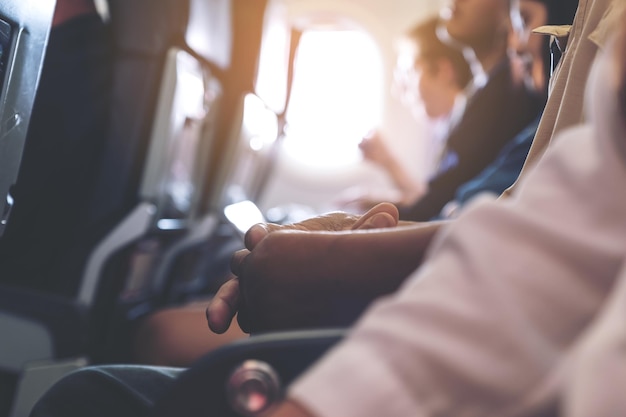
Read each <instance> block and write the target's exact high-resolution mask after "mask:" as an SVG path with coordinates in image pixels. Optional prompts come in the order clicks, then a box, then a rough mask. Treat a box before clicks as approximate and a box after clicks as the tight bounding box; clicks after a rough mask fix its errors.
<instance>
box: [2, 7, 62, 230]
mask: <svg viewBox="0 0 626 417" xmlns="http://www.w3.org/2000/svg"><path fill="white" fill-rule="evenodd" d="M35 3H36V5H35ZM54 6H55V1H54V0H48V1H45V2H39V1H36V0H7V1H3V2H2V3H0V236H2V234H3V233H4V230H5V228H6V225H7V223H8V221H9V216H10V213H11V209H12V206H13V203H14V201H13V197H14V196H13V195H12V193H11V188H12V187H13V185H14V184H15V182H16V180H17V176H18V172H19V167H20V162H21V160H22V152H23V150H24V141H25V139H26V132H27V129H28V124H29V122H30V116H31V111H32V107H33V102H34V100H35V92H36V90H37V84H38V82H39V76H40V74H41V68H42V64H43V57H44V51H45V47H46V44H47V40H48V35H49V32H50V25H51V22H52V14H53V12H54Z"/></svg>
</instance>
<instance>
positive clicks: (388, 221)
mask: <svg viewBox="0 0 626 417" xmlns="http://www.w3.org/2000/svg"><path fill="white" fill-rule="evenodd" d="M399 217H400V216H399V213H398V209H397V207H396V206H395V205H393V204H391V203H380V204H378V205H376V206H374V207H373V208H372V209H370V210H369V211H368V212H367V213H365V214H363V215H362V216H361V218H360V219H359V220H357V221H356V223H354V225H353V226H352V230H357V229H362V228H365V225H368V227H367V228H368V229H373V228H374V227H372V226H373V225H379V226H376V227H377V228H378V227H395V226H397V225H398V218H399Z"/></svg>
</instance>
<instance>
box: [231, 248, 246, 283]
mask: <svg viewBox="0 0 626 417" xmlns="http://www.w3.org/2000/svg"><path fill="white" fill-rule="evenodd" d="M249 254H250V251H249V250H248V249H241V250H238V251H237V252H235V253H233V256H232V257H231V258H230V271H231V272H232V273H233V274H235V275H236V276H239V275H241V263H242V262H243V260H244V259H246V256H248V255H249Z"/></svg>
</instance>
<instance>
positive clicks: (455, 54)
mask: <svg viewBox="0 0 626 417" xmlns="http://www.w3.org/2000/svg"><path fill="white" fill-rule="evenodd" d="M438 25H439V19H438V18H436V17H435V18H431V19H428V20H426V21H424V22H421V23H420V24H418V25H416V26H414V27H413V28H411V29H410V30H409V31H408V32H406V34H405V36H404V38H405V39H406V40H407V41H409V42H411V43H412V44H413V45H414V46H415V47H416V48H417V50H418V53H419V57H420V59H421V60H423V61H425V62H427V63H429V64H434V65H436V64H437V61H438V60H439V59H446V60H448V61H450V63H451V64H452V67H453V68H454V73H455V75H456V82H457V84H458V85H459V87H461V88H464V87H465V86H466V85H467V84H468V83H469V82H470V81H471V80H472V77H473V75H472V71H471V68H470V66H469V64H468V62H467V60H466V59H465V57H464V56H463V52H462V51H461V50H459V49H457V48H455V47H454V46H452V45H448V44H446V43H444V42H442V41H441V39H439V37H438V36H437V27H438Z"/></svg>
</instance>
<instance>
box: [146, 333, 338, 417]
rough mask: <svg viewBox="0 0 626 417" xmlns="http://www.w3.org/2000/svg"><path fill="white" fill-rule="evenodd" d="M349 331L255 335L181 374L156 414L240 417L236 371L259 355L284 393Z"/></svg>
mask: <svg viewBox="0 0 626 417" xmlns="http://www.w3.org/2000/svg"><path fill="white" fill-rule="evenodd" d="M344 335H345V330H342V329H323V330H311V331H294V332H277V333H266V334H262V335H255V336H251V337H250V338H248V339H245V340H241V341H237V342H235V343H232V344H229V345H227V346H224V347H222V348H220V349H218V350H216V351H214V352H212V353H209V354H208V355H206V356H205V357H203V358H202V359H200V360H199V361H198V362H196V363H195V364H194V365H193V366H191V367H190V368H189V369H188V370H187V371H185V372H184V373H183V374H181V376H180V377H179V378H178V380H177V381H176V383H175V384H174V386H173V387H172V389H171V390H170V391H168V393H167V395H165V396H164V397H162V398H161V399H160V400H159V401H157V403H156V406H155V410H154V416H155V417H166V416H173V415H176V416H179V417H184V416H188V417H192V416H193V417H199V416H219V417H226V416H239V414H236V413H235V412H234V411H233V409H232V407H231V406H230V404H229V401H228V392H227V391H228V390H227V384H228V380H229V377H230V376H231V374H232V372H233V370H235V369H236V368H237V367H238V366H240V365H241V364H243V363H244V362H245V361H247V360H250V359H254V360H256V361H262V362H265V363H267V364H269V365H270V366H271V367H272V368H273V370H274V371H275V372H276V374H277V375H278V377H279V379H280V395H282V393H283V392H284V388H285V387H286V386H288V385H289V384H290V383H291V382H292V381H293V380H294V379H295V378H296V377H297V376H298V375H300V374H301V373H302V372H303V371H304V370H306V369H307V368H308V367H309V366H310V365H311V364H312V363H313V362H315V361H316V360H317V359H318V358H319V357H320V356H322V355H323V354H324V353H325V352H326V351H327V350H328V349H329V348H330V347H332V346H333V345H334V344H336V343H337V342H338V341H340V340H341V339H342V337H343V336H344Z"/></svg>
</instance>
